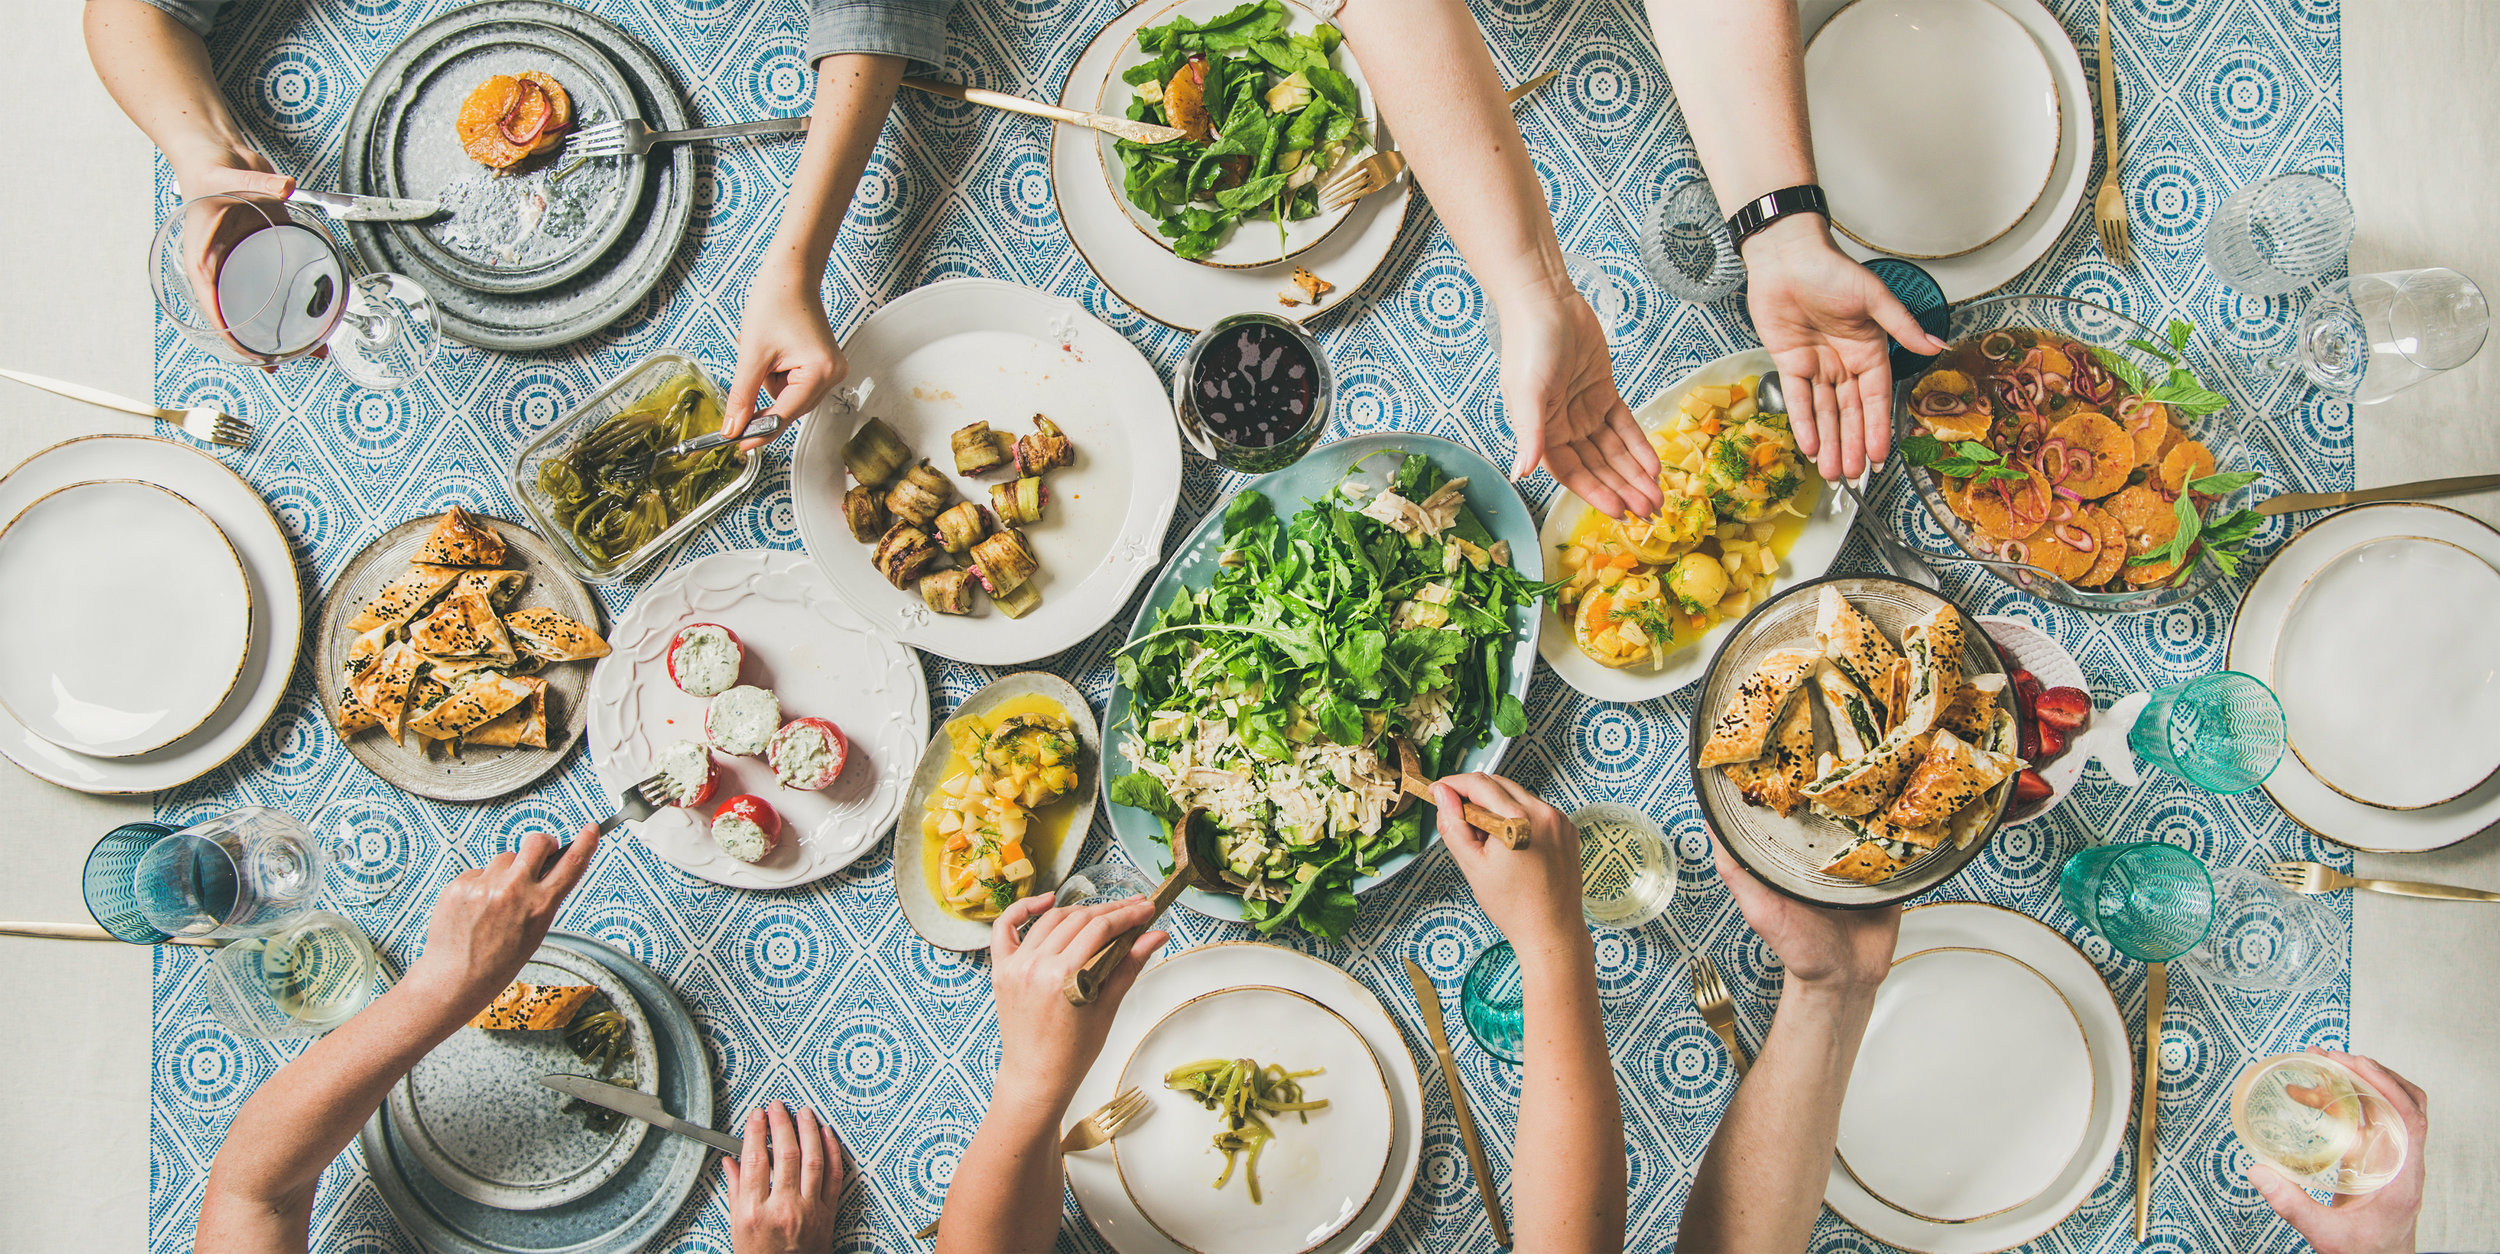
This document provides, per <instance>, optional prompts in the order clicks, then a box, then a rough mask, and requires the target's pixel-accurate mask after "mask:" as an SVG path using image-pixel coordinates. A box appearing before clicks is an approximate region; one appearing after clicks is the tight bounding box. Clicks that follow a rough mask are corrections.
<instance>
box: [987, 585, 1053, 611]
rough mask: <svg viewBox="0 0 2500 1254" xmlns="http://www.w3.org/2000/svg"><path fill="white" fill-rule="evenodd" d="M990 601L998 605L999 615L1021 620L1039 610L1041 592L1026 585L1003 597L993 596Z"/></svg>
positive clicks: (1038, 588)
mask: <svg viewBox="0 0 2500 1254" xmlns="http://www.w3.org/2000/svg"><path fill="white" fill-rule="evenodd" d="M990 600H992V601H995V602H997V603H998V612H999V613H1001V614H1004V615H1006V616H1007V617H1009V618H1022V617H1024V616H1025V615H1027V614H1030V613H1032V612H1033V611H1034V610H1036V609H1038V608H1040V606H1041V604H1042V590H1041V588H1040V587H1039V586H1038V585H1035V584H1029V583H1028V584H1025V585H1024V586H1022V587H1020V588H1017V589H1016V590H1015V591H1013V592H1010V593H1008V594H1006V595H1005V596H995V595H993V596H992V597H991V598H990Z"/></svg>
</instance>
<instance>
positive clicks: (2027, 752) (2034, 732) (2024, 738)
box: [2014, 718, 2040, 762]
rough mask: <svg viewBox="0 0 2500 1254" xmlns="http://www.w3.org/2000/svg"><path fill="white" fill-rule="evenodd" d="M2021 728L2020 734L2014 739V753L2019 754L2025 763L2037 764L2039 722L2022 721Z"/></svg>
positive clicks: (2038, 757)
mask: <svg viewBox="0 0 2500 1254" xmlns="http://www.w3.org/2000/svg"><path fill="white" fill-rule="evenodd" d="M2022 728H2023V730H2022V734H2021V735H2020V736H2018V737H2016V738H2015V740H2016V742H2017V743H2016V744H2015V746H2014V752H2016V753H2019V754H2021V755H2022V758H2023V761H2025V762H2037V761H2039V760H2040V720H2038V719H2036V718H2027V719H2024V720H2022Z"/></svg>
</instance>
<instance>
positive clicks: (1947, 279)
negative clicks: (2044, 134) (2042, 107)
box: [1797, 0, 2096, 304]
mask: <svg viewBox="0 0 2500 1254" xmlns="http://www.w3.org/2000/svg"><path fill="white" fill-rule="evenodd" d="M1850 2H1851V0H1798V3H1797V9H1798V17H1799V29H1800V30H1801V31H1802V32H1803V34H1804V36H1805V37H1806V38H1807V39H1808V40H1812V39H1813V38H1814V36H1815V35H1816V34H1817V33H1818V32H1819V31H1820V30H1821V28H1822V27H1823V25H1824V24H1825V23H1826V22H1828V21H1830V20H1831V19H1832V17H1833V15H1835V14H1837V13H1839V12H1840V11H1841V10H1842V9H1844V8H1846V7H1848V6H1849V4H1850ZM1990 2H1991V3H1993V4H1994V5H1995V6H1996V7H1997V8H1998V9H2000V10H2002V11H2003V12H2005V13H2006V14H2007V15H2008V16H2010V17H2012V18H2013V19H2014V21H2015V22H2016V23H2017V24H2019V25H2020V26H2021V27H2022V28H2023V30H2024V31H2026V32H2027V33H2029V34H2030V36H2031V39H2032V43H2033V44H2034V46H2035V47H2037V48H2038V49H2039V51H2040V53H2041V54H2042V55H2043V56H2045V57H2046V58H2047V61H2048V66H2049V76H2050V78H2051V80H2052V81H2053V82H2054V83H2055V85H2056V88H2057V111H2058V140H2057V156H2056V159H2055V161H2054V163H2053V164H2052V165H2051V166H2050V168H2049V176H2048V185H2047V186H2046V187H2045V188H2043V189H2041V190H2040V193H2039V199H2038V200H2037V201H2035V202H2033V204H2032V206H2031V208H2030V210H2029V211H2028V212H2026V213H2024V214H2023V215H2022V218H2021V220H2020V221H2018V222H2016V223H2015V224H2014V226H2013V229H2011V230H2008V231H2006V232H2005V233H2004V234H2003V235H2000V236H1998V237H1996V238H1995V239H1994V240H1992V241H1990V242H1989V243H1987V244H1985V245H1982V246H1981V247H1979V248H1976V249H1973V250H1972V251H1970V252H1967V253H1963V254H1962V255H1960V256H1958V257H1945V258H1938V259H1932V260H1923V261H1920V262H1919V263H1918V266H1919V268H1920V269H1922V270H1925V271H1926V272H1927V273H1928V274H1929V275H1931V276H1933V277H1934V278H1935V280H1936V284H1937V286H1938V287H1941V288H1942V289H1944V296H1945V299H1946V300H1948V301H1951V302H1954V303H1957V304H1958V303H1960V302H1962V301H1966V300H1970V299H1972V298H1973V297H1978V296H1984V295H1987V294H1988V293H1990V292H1994V291H1996V290H1998V289H2000V288H2002V287H2004V286H2005V285H2006V284H2008V283H2010V282H2012V281H2013V280H2014V279H2015V277H2016V276H2018V275H2020V274H2021V273H2022V272H2023V271H2025V270H2028V269H2030V268H2031V264H2032V263H2033V262H2035V261H2038V260H2039V259H2040V258H2042V257H2044V256H2046V255H2047V254H2048V252H2049V250H2050V249H2052V248H2055V247H2056V246H2057V241H2058V238H2059V237H2060V236H2061V235H2063V234H2064V233H2065V231H2066V227H2067V225H2068V224H2069V223H2071V222H2073V221H2074V218H2075V212H2076V210H2077V209H2079V208H2080V207H2081V206H2082V204H2083V196H2084V193H2085V192H2086V191H2088V190H2090V187H2091V175H2092V145H2093V143H2094V141H2095V139H2096V135H2095V133H2094V130H2093V127H2092V118H2093V100H2094V96H2093V94H2092V84H2091V81H2090V80H2089V79H2088V78H2086V77H2085V75H2084V72H2083V57H2082V56H2081V54H2079V53H2078V52H2076V50H2075V43H2074V40H2073V38H2072V37H2071V36H2069V35H2068V34H2067V33H2066V27H2065V25H2064V23H2062V22H2060V21H2059V20H2058V17H2057V15H2056V14H2054V13H2051V12H2050V11H2049V10H2048V9H2047V8H2046V7H2045V6H2043V5H2041V4H2040V3H2039V0H1990ZM1833 203H1834V212H1835V213H1838V212H1840V208H1839V202H1838V199H1837V197H1835V199H1834V202H1833ZM1839 243H1840V246H1841V251H1843V252H1846V253H1848V254H1849V255H1850V256H1852V257H1855V258H1857V259H1859V260H1861V261H1863V260H1865V259H1867V258H1869V257H1875V256H1881V255H1884V254H1882V253H1881V252H1880V251H1879V250H1877V249H1873V248H1869V247H1867V246H1866V245H1864V244H1861V243H1859V242H1858V241H1856V240H1853V239H1850V238H1849V237H1847V236H1845V235H1843V236H1840V237H1839Z"/></svg>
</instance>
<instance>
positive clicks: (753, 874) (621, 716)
mask: <svg viewBox="0 0 2500 1254" xmlns="http://www.w3.org/2000/svg"><path fill="white" fill-rule="evenodd" d="M689 623H718V624H720V625H721V626H724V627H727V628H728V629H729V630H731V631H734V632H736V633H738V641H739V643H740V644H742V645H743V646H745V649H746V660H745V663H744V665H743V666H742V667H741V668H740V670H739V673H738V682H740V683H742V684H752V685H754V686H756V687H760V688H770V689H772V690H773V692H774V693H775V694H776V695H778V696H779V697H780V698H781V716H782V719H783V720H784V721H785V722H786V721H788V720H789V719H793V718H797V717H799V716H801V715H814V716H816V717H818V718H823V719H829V720H831V721H832V722H833V724H834V725H835V726H837V727H839V728H841V729H842V734H843V735H844V736H845V737H847V738H848V739H849V740H850V758H849V761H848V762H847V763H846V764H845V765H844V766H843V768H842V774H841V776H840V778H838V779H836V780H834V782H833V785H832V786H831V787H829V788H825V789H821V790H801V789H794V788H784V787H782V786H781V785H780V784H779V783H778V782H776V781H775V780H774V779H773V770H772V767H771V765H769V764H768V763H766V762H765V760H764V759H762V758H760V757H736V756H732V755H730V754H726V753H721V752H718V751H714V752H713V754H712V762H713V764H714V769H716V770H717V771H718V772H719V773H720V786H719V788H718V789H716V790H715V791H714V792H713V794H712V797H711V799H710V800H709V801H707V802H705V803H704V805H703V807H702V808H700V809H693V810H689V809H687V808H685V807H683V806H668V807H665V808H663V809H661V810H659V811H658V812H656V813H654V814H653V815H652V816H651V817H650V818H648V819H645V820H643V821H642V822H640V823H636V824H634V825H633V831H634V838H635V839H637V840H640V841H641V842H642V843H643V844H644V845H645V846H647V847H648V848H649V849H650V850H651V851H652V852H653V853H656V854H658V855H660V857H661V858H662V859H664V860H666V861H667V862H668V863H669V864H670V865H672V866H675V867H676V868H677V869H679V870H681V871H684V872H686V873H687V874H689V875H696V876H700V877H702V878H704V879H707V880H710V881H712V882H713V883H715V884H725V885H728V886H729V887H731V888H789V887H793V886H795V885H799V884H805V883H809V882H811V881H814V880H820V879H823V878H824V877H826V876H828V875H831V874H833V873H834V872H836V871H839V870H841V869H842V868H844V867H846V866H849V865H850V864H852V863H854V862H857V861H859V859H860V858H861V857H862V856H863V855H865V854H866V853H867V852H868V851H869V850H870V849H873V848H875V847H876V844H877V841H878V839H879V838H880V837H882V836H884V835H885V833H886V831H887V829H889V828H891V827H892V826H893V825H894V816H895V815H896V814H898V813H900V812H901V810H902V806H903V791H904V788H905V786H906V784H907V783H908V782H909V780H910V779H911V771H912V766H913V764H914V763H915V762H917V761H918V760H919V757H920V746H921V745H922V743H923V742H925V741H927V740H928V738H929V687H928V680H927V679H926V678H925V677H924V676H923V675H922V674H921V671H920V659H919V658H917V657H915V656H913V654H912V651H911V650H910V649H907V648H905V647H903V645H902V644H901V643H900V642H898V641H896V640H895V639H893V638H892V637H891V636H888V635H886V634H884V633H882V632H879V631H877V630H876V629H875V628H873V627H871V626H869V625H868V624H867V623H866V622H864V621H862V620H861V619H860V617H859V616H858V615H857V614H855V613H852V612H851V610H850V608H849V607H848V606H845V605H844V604H843V603H842V601H841V599H840V598H838V597H836V596H835V595H834V592H833V588H832V586H831V585H829V584H827V583H826V582H825V577H824V573H823V572H822V571H819V570H817V569H816V567H815V564H814V563H812V562H810V561H808V559H807V555H806V554H804V553H792V552H787V551H782V550H775V549H744V550H739V551H737V552H732V553H716V554H713V555H712V556H710V557H707V558H704V559H703V560H702V561H699V562H696V563H694V564H693V565H691V566H687V567H685V568H684V569H681V570H677V571H672V572H670V573H669V574H668V575H667V576H665V577H663V578H661V579H660V580H658V581H657V582H655V583H653V584H652V585H651V586H650V587H648V588H645V589H643V591H642V594H641V595H640V596H638V597H636V598H635V599H634V604H633V608H632V609H630V610H628V611H626V614H625V617H624V618H623V619H622V620H620V621H619V622H618V623H617V624H616V627H615V629H614V630H613V631H612V632H611V633H610V636H609V641H608V643H609V644H610V645H611V646H612V648H613V652H611V653H609V655H608V656H606V657H604V658H601V659H599V669H598V670H596V671H594V672H592V674H591V677H590V695H589V699H588V701H587V702H586V704H587V705H588V706H589V709H590V755H591V758H592V759H593V760H594V761H596V762H597V763H598V764H599V778H600V779H601V781H603V782H604V783H605V784H606V785H607V788H608V790H609V791H610V792H611V793H615V794H617V795H620V796H621V795H623V793H624V791H625V790H626V789H628V788H631V787H633V786H634V785H635V784H636V783H638V782H640V781H642V780H644V779H646V778H648V777H649V776H650V775H651V773H652V772H653V770H654V769H656V766H657V764H658V762H659V756H660V752H661V751H662V750H664V749H666V748H668V746H669V745H671V744H673V743H675V742H677V741H680V740H697V741H699V740H702V739H703V712H704V709H705V707H707V706H709V705H710V704H711V702H710V701H709V700H708V699H707V698H704V697H696V696H689V695H687V694H686V692H685V691H684V690H682V689H680V688H679V687H678V686H677V685H676V683H675V682H673V681H672V680H670V679H669V677H668V646H669V642H670V641H672V640H674V639H676V636H677V632H678V629H679V628H682V627H684V626H686V625H687V624H689ZM741 793H752V794H754V795H755V796H758V797H762V798H763V799H764V800H765V801H767V802H769V803H770V804H771V805H772V807H773V809H774V810H775V811H777V812H778V813H779V814H780V815H781V822H782V831H781V842H780V844H778V845H777V846H775V847H774V849H773V851H772V852H771V853H770V854H768V855H766V857H765V858H764V860H763V861H761V862H753V863H749V862H740V861H739V860H737V859H736V858H733V857H730V856H729V855H728V854H727V853H725V852H723V851H722V849H721V847H720V845H719V844H718V843H716V842H714V841H713V839H712V829H711V821H710V818H709V815H710V813H711V811H712V810H713V809H715V808H717V807H718V806H719V804H720V803H721V802H722V801H725V800H727V799H729V798H730V797H734V796H737V795H739V794H741Z"/></svg>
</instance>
